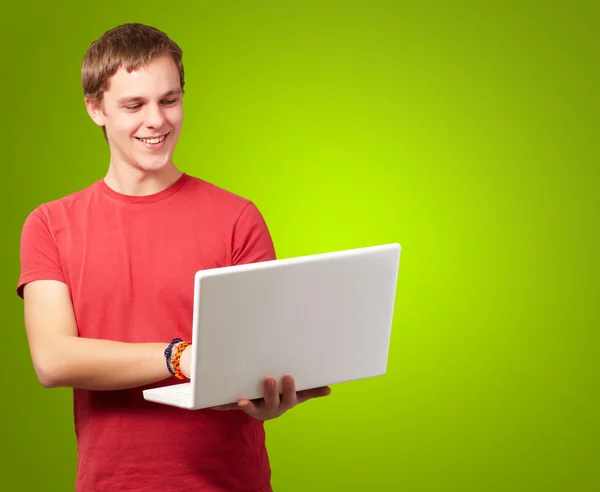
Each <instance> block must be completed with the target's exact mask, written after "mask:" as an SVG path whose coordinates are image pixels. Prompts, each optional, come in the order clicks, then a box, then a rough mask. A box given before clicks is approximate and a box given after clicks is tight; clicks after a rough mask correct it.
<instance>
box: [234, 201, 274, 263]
mask: <svg viewBox="0 0 600 492" xmlns="http://www.w3.org/2000/svg"><path fill="white" fill-rule="evenodd" d="M231 259H232V264H233V265H242V264H245V263H258V262H260V261H269V260H274V259H276V253H275V247H274V245H273V240H272V238H271V233H270V232H269V229H268V227H267V224H266V222H265V220H264V217H263V216H262V214H261V213H260V211H259V210H258V208H257V207H256V205H254V203H252V202H249V203H248V204H247V205H246V206H245V207H244V209H243V210H242V212H241V214H240V216H239V218H238V220H237V222H236V224H235V228H234V231H233V244H232V255H231Z"/></svg>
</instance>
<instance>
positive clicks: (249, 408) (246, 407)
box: [237, 400, 259, 418]
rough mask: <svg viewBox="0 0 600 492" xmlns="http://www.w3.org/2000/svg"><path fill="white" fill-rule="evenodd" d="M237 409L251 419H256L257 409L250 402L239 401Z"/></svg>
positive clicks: (254, 404)
mask: <svg viewBox="0 0 600 492" xmlns="http://www.w3.org/2000/svg"><path fill="white" fill-rule="evenodd" d="M237 407H238V408H239V409H240V410H242V411H243V412H245V413H247V414H248V415H250V416H251V417H255V418H256V417H257V416H258V412H259V408H258V406H257V405H256V403H254V402H253V401H252V400H240V401H239V402H238V403H237Z"/></svg>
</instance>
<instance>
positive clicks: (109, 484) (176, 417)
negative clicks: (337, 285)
mask: <svg viewBox="0 0 600 492" xmlns="http://www.w3.org/2000/svg"><path fill="white" fill-rule="evenodd" d="M274 258H275V250H274V247H273V243H272V241H271V236H270V234H269V231H268V229H267V226H266V224H265V222H264V220H263V217H262V215H261V214H260V212H259V210H258V209H257V208H256V206H255V205H254V204H253V203H252V202H250V201H249V200H246V199H244V198H242V197H239V196H237V195H235V194H233V193H231V192H228V191H226V190H223V189H221V188H219V187H217V186H215V185H213V184H210V183H207V182H206V181H203V180H201V179H199V178H195V177H192V176H189V175H187V174H183V175H182V176H181V178H180V179H179V180H178V181H177V182H176V183H174V184H173V185H172V186H170V187H169V188H167V189H165V190H163V191H161V192H159V193H156V194H153V195H149V196H142V197H132V196H127V195H122V194H119V193H117V192H115V191H114V190H112V189H111V188H109V187H108V186H107V185H106V183H105V182H104V180H99V181H97V182H95V183H94V184H93V185H91V186H90V187H88V188H86V189H84V190H82V191H79V192H77V193H74V194H72V195H69V196H67V197H64V198H61V199H59V200H56V201H53V202H50V203H46V204H43V205H41V206H40V207H38V208H37V209H36V210H34V211H33V212H32V213H31V214H30V215H29V217H28V218H27V220H26V221H25V224H24V227H23V232H22V238H21V275H20V278H19V282H18V289H17V291H18V293H19V295H22V287H23V285H24V284H26V283H28V282H31V281H34V280H41V279H52V280H58V281H61V282H64V283H66V284H67V285H68V287H69V289H70V293H71V300H72V302H73V307H74V310H75V316H76V320H77V326H78V330H79V336H81V337H86V338H97V339H108V340H118V341H122V342H166V343H168V341H169V340H171V339H172V338H173V337H177V336H178V337H181V338H183V339H188V340H189V339H191V335H192V310H193V281H194V274H195V273H196V271H198V270H201V269H206V268H214V267H222V266H228V265H235V264H241V263H254V262H258V261H265V260H272V259H274ZM165 346H166V345H165ZM175 382H179V380H177V379H175V378H170V379H168V380H165V381H162V382H160V383H158V384H156V385H150V386H146V387H154V386H158V385H165V384H173V383H175ZM146 387H143V388H136V389H133V390H119V391H87V390H80V389H74V390H73V397H74V417H75V431H76V435H77V449H78V467H77V480H76V490H78V491H85V492H102V491H107V492H108V491H110V492H116V491H119V492H121V491H144V492H152V491H160V492H164V491H177V492H186V491H194V492H217V491H219V492H224V491H228V492H230V491H235V492H242V491H245V492H271V486H270V466H269V459H268V455H267V451H266V446H265V434H264V428H263V423H262V422H260V421H257V420H255V419H253V418H251V417H249V416H247V415H246V414H245V413H243V412H242V411H216V410H211V409H206V410H195V411H190V410H183V409H178V408H175V407H170V406H166V405H160V404H156V403H151V402H147V401H145V400H144V398H143V396H142V389H144V388H146Z"/></svg>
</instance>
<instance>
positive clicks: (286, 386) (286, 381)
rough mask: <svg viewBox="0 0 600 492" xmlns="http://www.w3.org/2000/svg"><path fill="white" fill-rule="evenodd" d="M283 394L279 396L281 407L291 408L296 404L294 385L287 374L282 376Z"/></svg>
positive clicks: (291, 378)
mask: <svg viewBox="0 0 600 492" xmlns="http://www.w3.org/2000/svg"><path fill="white" fill-rule="evenodd" d="M281 385H282V387H283V394H282V396H281V405H283V406H284V407H285V408H292V407H293V406H294V405H295V404H296V383H295V381H294V378H293V377H292V376H290V375H289V374H286V375H285V376H283V380H282V382H281Z"/></svg>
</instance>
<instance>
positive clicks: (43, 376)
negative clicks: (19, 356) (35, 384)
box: [33, 360, 62, 388]
mask: <svg viewBox="0 0 600 492" xmlns="http://www.w3.org/2000/svg"><path fill="white" fill-rule="evenodd" d="M33 367H34V370H35V374H36V376H37V378H38V381H39V382H40V384H41V385H42V386H43V387H44V388H58V387H60V386H62V382H61V376H60V372H59V368H58V365H57V364H53V363H52V362H51V361H49V360H34V361H33Z"/></svg>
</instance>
